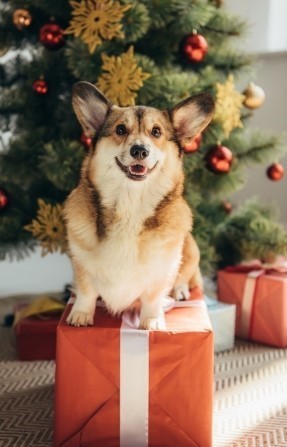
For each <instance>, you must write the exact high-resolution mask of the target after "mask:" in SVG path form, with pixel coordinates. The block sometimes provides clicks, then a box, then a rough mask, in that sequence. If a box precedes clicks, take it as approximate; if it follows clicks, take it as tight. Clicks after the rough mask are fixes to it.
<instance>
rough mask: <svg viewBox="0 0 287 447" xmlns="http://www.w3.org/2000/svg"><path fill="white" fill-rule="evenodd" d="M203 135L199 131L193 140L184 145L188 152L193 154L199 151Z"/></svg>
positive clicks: (185, 150)
mask: <svg viewBox="0 0 287 447" xmlns="http://www.w3.org/2000/svg"><path fill="white" fill-rule="evenodd" d="M201 140H202V135H201V133H198V134H197V135H196V136H195V137H194V138H193V140H191V142H190V143H189V144H187V145H186V146H184V148H183V150H184V152H185V153H186V154H192V153H193V152H196V151H198V149H199V148H200V145H201Z"/></svg>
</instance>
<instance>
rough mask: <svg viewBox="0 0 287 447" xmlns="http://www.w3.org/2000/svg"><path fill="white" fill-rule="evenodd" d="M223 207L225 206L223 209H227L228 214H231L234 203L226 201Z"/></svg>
mask: <svg viewBox="0 0 287 447" xmlns="http://www.w3.org/2000/svg"><path fill="white" fill-rule="evenodd" d="M222 208H223V210H224V211H225V213H226V214H230V213H231V211H232V208H233V206H232V203H230V202H228V201H226V202H223V203H222Z"/></svg>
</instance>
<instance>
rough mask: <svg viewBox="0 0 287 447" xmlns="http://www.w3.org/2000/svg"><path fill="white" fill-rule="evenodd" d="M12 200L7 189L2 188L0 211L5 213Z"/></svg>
mask: <svg viewBox="0 0 287 447" xmlns="http://www.w3.org/2000/svg"><path fill="white" fill-rule="evenodd" d="M9 203H10V200H9V196H8V194H7V192H6V191H5V189H3V188H1V187H0V211H4V210H5V209H6V208H7V206H8V205H9Z"/></svg>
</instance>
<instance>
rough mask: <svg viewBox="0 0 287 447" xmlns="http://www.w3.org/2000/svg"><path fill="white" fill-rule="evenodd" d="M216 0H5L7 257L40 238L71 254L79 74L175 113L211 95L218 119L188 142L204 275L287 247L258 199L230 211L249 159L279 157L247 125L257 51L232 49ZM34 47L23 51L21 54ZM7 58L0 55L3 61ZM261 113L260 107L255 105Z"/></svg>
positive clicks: (0, 45) (1, 164)
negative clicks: (66, 211) (68, 214)
mask: <svg viewBox="0 0 287 447" xmlns="http://www.w3.org/2000/svg"><path fill="white" fill-rule="evenodd" d="M222 3H223V2H222V1H219V0H194V1H192V2H191V1H190V0H141V1H131V0H70V1H66V0H61V1H59V0H49V1H48V0H37V1H35V0H33V1H32V0H26V1H25V3H24V4H23V3H22V2H20V1H18V0H10V1H9V2H6V1H4V0H2V2H0V5H1V12H2V17H1V19H0V20H1V22H0V51H1V53H0V54H1V55H3V54H5V52H7V51H8V50H20V51H17V53H16V55H15V56H14V57H13V58H10V59H9V61H8V62H6V63H2V64H1V65H0V87H1V98H0V125H1V130H2V132H3V133H4V136H5V132H7V131H10V132H11V137H10V138H9V139H8V141H7V138H6V139H5V138H4V137H3V138H2V139H1V143H2V146H3V150H2V151H1V152H0V172H1V176H0V179H1V180H0V259H4V258H5V257H7V256H8V257H17V258H21V257H23V256H24V255H26V254H28V253H29V251H30V250H33V249H34V247H35V246H36V245H37V244H39V243H40V245H41V246H42V249H43V253H44V254H45V253H48V252H53V251H55V250H60V251H62V252H65V250H66V244H65V234H64V226H63V221H62V214H61V211H62V204H63V202H64V200H65V198H66V197H67V195H68V194H69V192H70V191H71V190H72V189H73V188H74V187H75V186H76V184H77V182H78V178H79V171H80V165H81V162H82V160H83V158H84V156H85V153H86V152H87V151H89V147H90V143H91V141H90V140H89V138H87V137H85V135H83V134H82V133H81V129H80V126H79V124H78V123H77V121H76V117H75V115H74V113H73V110H72V106H71V90H72V86H73V84H75V83H76V82H77V81H79V80H85V81H89V82H91V83H93V84H95V85H96V86H97V87H98V88H99V89H100V90H101V91H102V92H103V93H104V94H105V95H106V96H107V97H108V99H109V100H110V101H112V102H113V103H114V104H117V105H119V106H129V105H133V104H143V105H147V106H153V107H158V108H162V109H168V108H170V107H172V106H174V105H175V104H176V103H178V102H179V101H181V100H183V99H184V98H187V97H188V96H191V95H193V94H196V93H198V92H203V91H205V92H209V93H211V94H212V95H213V97H214V100H215V103H216V108H215V115H214V118H213V121H212V122H211V124H210V125H209V127H208V128H207V129H206V130H205V131H204V132H203V133H202V134H200V135H197V136H196V138H195V139H194V140H193V141H192V142H190V143H189V144H187V145H186V146H185V147H184V148H182V149H183V151H184V152H185V154H184V158H185V160H184V163H185V172H186V182H185V196H186V198H187V200H188V202H189V203H190V205H191V207H192V210H193V215H194V235H195V237H196V240H197V242H198V244H199V246H200V250H201V266H202V268H203V270H204V271H205V272H209V271H212V270H213V269H214V267H215V266H216V265H226V264H228V263H234V262H238V261H241V260H244V259H249V258H253V257H260V258H261V259H265V260H266V259H268V260H272V259H273V258H274V256H275V255H276V254H278V253H281V254H282V253H283V252H284V250H286V246H287V235H286V232H285V231H284V229H283V228H282V227H281V226H280V225H279V224H277V223H276V221H275V220H274V213H273V212H272V211H271V210H270V209H269V208H267V207H266V206H263V205H260V204H258V203H257V202H255V201H253V202H250V203H248V204H246V205H245V206H244V207H243V208H241V209H238V210H237V211H235V212H233V211H232V205H231V203H230V202H229V200H230V196H231V194H232V193H233V192H234V191H236V190H238V189H239V188H241V187H242V186H243V185H244V181H245V175H244V173H245V168H246V165H247V164H252V163H264V164H265V165H266V167H268V166H269V165H270V164H271V166H270V168H269V170H268V176H269V177H270V179H273V180H280V179H281V178H282V176H283V168H282V166H281V165H280V164H279V163H274V161H275V160H277V157H279V156H280V154H282V153H283V152H284V147H283V146H282V144H281V142H280V137H278V136H277V135H270V134H268V135H265V134H264V133H262V132H260V131H256V132H251V131H249V130H248V129H247V128H246V121H247V120H248V118H249V117H250V115H251V113H252V112H253V109H256V108H257V107H259V106H260V105H261V104H262V103H263V100H264V98H263V92H262V91H261V90H260V88H258V87H256V86H254V85H253V84H250V86H249V87H248V88H247V89H246V90H245V91H244V92H243V93H242V92H239V91H238V90H237V89H236V81H237V79H238V77H239V76H241V75H242V74H246V72H248V69H249V67H250V64H251V63H252V60H251V59H252V58H251V57H250V56H247V55H245V54H243V53H241V52H240V51H238V50H237V49H235V47H234V43H235V42H236V39H237V38H239V37H240V36H241V35H242V34H243V33H244V31H245V24H244V23H243V22H242V20H241V19H240V18H238V17H235V16H233V15H230V13H229V12H228V11H227V10H225V8H224V5H222ZM25 49H26V50H27V51H23V50H25ZM0 60H1V59H0ZM255 113H256V112H255Z"/></svg>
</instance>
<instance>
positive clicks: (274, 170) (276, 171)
mask: <svg viewBox="0 0 287 447" xmlns="http://www.w3.org/2000/svg"><path fill="white" fill-rule="evenodd" d="M266 173H267V176H268V178H270V180H273V181H275V182H278V181H279V180H281V179H282V177H283V175H284V168H283V166H282V165H281V164H280V163H273V165H271V166H269V168H268V169H267V171H266Z"/></svg>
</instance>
